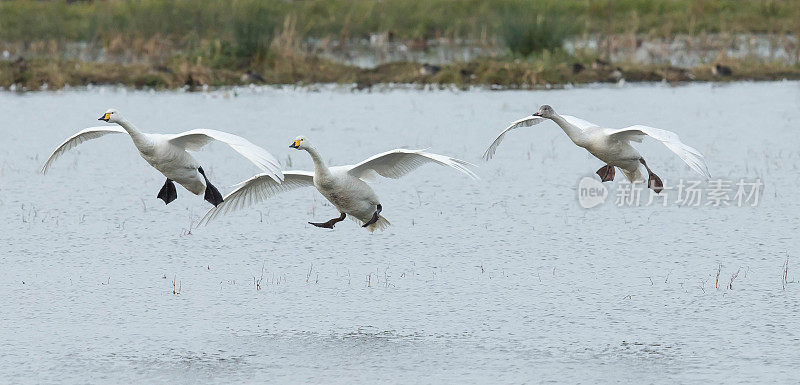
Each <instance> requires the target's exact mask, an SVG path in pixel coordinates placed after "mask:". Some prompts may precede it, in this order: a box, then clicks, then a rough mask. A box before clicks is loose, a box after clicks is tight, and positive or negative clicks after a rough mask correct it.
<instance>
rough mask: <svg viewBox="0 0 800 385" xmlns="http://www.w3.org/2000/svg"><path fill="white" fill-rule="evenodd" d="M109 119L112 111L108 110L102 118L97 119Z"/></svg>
mask: <svg viewBox="0 0 800 385" xmlns="http://www.w3.org/2000/svg"><path fill="white" fill-rule="evenodd" d="M109 119H111V113H110V112H106V113H105V114H103V116H101V117H100V119H97V120H102V121H106V122H107V121H108V120H109Z"/></svg>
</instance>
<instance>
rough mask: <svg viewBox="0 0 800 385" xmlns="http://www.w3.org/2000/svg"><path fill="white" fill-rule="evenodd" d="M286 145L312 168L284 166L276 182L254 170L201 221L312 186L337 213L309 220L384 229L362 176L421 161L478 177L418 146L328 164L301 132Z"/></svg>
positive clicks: (403, 170) (390, 174)
mask: <svg viewBox="0 0 800 385" xmlns="http://www.w3.org/2000/svg"><path fill="white" fill-rule="evenodd" d="M289 147H290V148H295V149H298V150H305V151H307V152H308V154H309V155H311V159H312V160H313V161H314V171H313V172H312V171H284V172H283V175H284V178H285V179H284V180H283V183H280V184H279V183H277V182H276V181H275V179H274V178H270V177H269V175H267V174H259V175H256V176H254V177H252V178H250V179H248V180H246V181H244V182H242V183H241V184H239V187H238V188H236V189H235V190H234V191H233V192H231V193H230V194H228V196H226V197H225V200H224V202H222V203H221V204H220V205H219V206H217V207H214V208H212V209H211V210H209V211H208V213H207V214H206V215H205V217H203V220H201V222H203V221H205V222H206V223H208V222H209V221H210V220H212V219H214V218H215V217H217V216H218V215H220V214H223V213H227V212H229V211H234V210H238V209H241V208H243V207H245V206H246V205H251V204H253V203H256V202H260V201H262V200H265V199H267V198H270V197H272V196H274V195H276V194H278V193H281V192H284V191H289V190H293V189H296V188H300V187H311V186H313V187H316V188H317V190H318V191H319V192H320V193H321V194H322V195H323V196H324V197H325V198H326V199H327V200H328V201H330V202H331V203H332V204H333V205H334V206H335V207H336V209H337V210H339V213H340V216H339V217H337V218H334V219H331V220H329V221H327V222H322V223H313V222H308V223H309V224H312V225H314V226H316V227H324V228H328V229H332V228H333V226H334V225H335V224H336V223H338V222H341V221H343V220H344V219H345V217H347V215H348V214H350V216H351V217H352V218H354V219H356V221H357V222H359V223H360V224H362V227H365V228H366V229H367V230H369V231H370V232H373V231H375V230H378V229H380V230H383V229H385V228H386V227H387V226H389V221H387V220H386V218H384V217H383V216H381V210H382V209H383V206H381V201H380V199H378V196H377V195H376V194H375V191H373V190H372V188H371V187H370V186H369V185H368V184H366V183H365V182H364V179H366V180H371V179H373V178H374V177H375V175H376V174H378V175H381V176H384V177H387V178H393V179H397V178H400V177H401V176H403V175H406V174H408V173H409V172H411V171H413V170H414V169H416V168H418V167H419V166H422V165H423V164H426V163H438V164H440V165H443V166H449V167H452V168H454V169H456V170H458V171H461V172H463V173H464V174H467V175H468V176H470V177H471V178H473V179H476V180H477V179H478V177H477V176H476V175H475V174H474V173H473V172H472V171H470V170H469V169H468V168H467V167H466V166H472V164H471V163H468V162H465V161H463V160H459V159H455V158H451V157H449V156H444V155H438V154H431V153H429V152H425V151H423V150H404V149H396V150H391V151H387V152H384V153H382V154H378V155H375V156H372V157H370V158H369V159H367V160H365V161H363V162H361V163H359V164H355V165H348V166H333V167H328V166H327V165H325V162H324V161H323V160H322V155H320V153H319V152H318V151H317V149H316V148H315V147H314V146H313V145H312V144H311V142H310V141H309V140H308V139H306V138H305V137H303V136H298V137H297V138H295V139H294V141H292V144H291V145H290V146H289Z"/></svg>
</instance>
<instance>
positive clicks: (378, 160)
mask: <svg viewBox="0 0 800 385" xmlns="http://www.w3.org/2000/svg"><path fill="white" fill-rule="evenodd" d="M427 163H438V164H440V165H442V166H449V167H452V168H454V169H456V170H458V171H461V172H463V173H464V174H467V175H468V176H469V177H470V178H472V179H478V176H477V175H475V173H473V172H472V171H471V170H470V169H468V168H467V166H474V165H473V164H472V163H469V162H466V161H463V160H461V159H456V158H451V157H449V156H445V155H439V154H432V153H430V152H425V151H424V150H406V149H402V148H398V149H395V150H391V151H386V152H384V153H382V154H378V155H374V156H372V157H370V158H369V159H367V160H365V161H363V162H361V163H359V164H356V165H350V166H345V167H346V168H348V173H350V175H353V176H355V177H357V178H363V179H370V178H371V177H373V176H374V174H376V173H377V174H378V175H381V176H383V177H386V178H392V179H397V178H400V177H402V176H404V175H406V174H408V173H409V172H411V171H414V170H416V169H417V168H418V167H419V166H422V165H423V164H427Z"/></svg>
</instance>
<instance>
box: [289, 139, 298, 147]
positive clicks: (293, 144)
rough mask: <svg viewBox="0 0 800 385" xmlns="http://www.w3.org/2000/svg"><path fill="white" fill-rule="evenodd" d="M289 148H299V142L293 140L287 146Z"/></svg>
mask: <svg viewBox="0 0 800 385" xmlns="http://www.w3.org/2000/svg"><path fill="white" fill-rule="evenodd" d="M289 148H300V141H299V140H295V141H294V142H292V144H290V145H289Z"/></svg>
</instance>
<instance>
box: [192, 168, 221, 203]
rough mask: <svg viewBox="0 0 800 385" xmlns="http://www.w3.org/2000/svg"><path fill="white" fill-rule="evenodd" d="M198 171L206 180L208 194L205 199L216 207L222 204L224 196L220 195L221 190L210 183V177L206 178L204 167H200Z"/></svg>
mask: <svg viewBox="0 0 800 385" xmlns="http://www.w3.org/2000/svg"><path fill="white" fill-rule="evenodd" d="M197 171H200V175H202V176H203V179H205V180H206V194H205V196H204V199H205V200H206V201H208V203H211V204H212V205H214V207H216V206H217V205H218V204H220V203H222V194H220V193H219V190H217V188H216V187H214V185H213V184H211V182H209V181H208V177H206V173H205V172H203V168H202V167H198V168H197Z"/></svg>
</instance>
